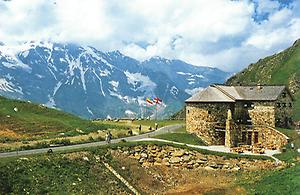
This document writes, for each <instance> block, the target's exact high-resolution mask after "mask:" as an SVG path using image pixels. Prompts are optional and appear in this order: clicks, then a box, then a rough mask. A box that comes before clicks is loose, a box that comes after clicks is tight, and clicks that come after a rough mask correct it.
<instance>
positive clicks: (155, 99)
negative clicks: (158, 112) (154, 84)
mask: <svg viewBox="0 0 300 195" xmlns="http://www.w3.org/2000/svg"><path fill="white" fill-rule="evenodd" d="M153 100H154V102H155V104H161V102H162V100H161V99H159V98H158V97H155V98H154V99H153Z"/></svg>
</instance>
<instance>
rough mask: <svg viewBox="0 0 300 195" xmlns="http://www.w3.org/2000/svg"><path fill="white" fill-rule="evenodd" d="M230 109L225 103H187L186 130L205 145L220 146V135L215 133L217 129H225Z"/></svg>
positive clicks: (230, 106)
mask: <svg viewBox="0 0 300 195" xmlns="http://www.w3.org/2000/svg"><path fill="white" fill-rule="evenodd" d="M230 108H232V105H231V104H227V103H213V104H211V103H187V105H186V129H187V131H188V132H190V133H195V134H196V135H198V136H199V137H201V138H202V139H203V140H204V141H205V142H207V144H220V137H219V136H220V134H219V133H217V132H216V131H215V129H216V128H218V127H220V126H221V127H224V128H225V121H226V118H227V110H228V109H230Z"/></svg>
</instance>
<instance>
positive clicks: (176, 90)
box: [170, 86, 179, 96]
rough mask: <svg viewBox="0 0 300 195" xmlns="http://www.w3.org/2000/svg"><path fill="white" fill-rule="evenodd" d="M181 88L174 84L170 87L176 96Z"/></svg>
mask: <svg viewBox="0 0 300 195" xmlns="http://www.w3.org/2000/svg"><path fill="white" fill-rule="evenodd" d="M178 92H179V90H178V89H177V87H175V86H173V87H171V89H170V93H171V94H173V95H174V96H176V95H177V94H178Z"/></svg>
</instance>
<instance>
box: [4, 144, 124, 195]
mask: <svg viewBox="0 0 300 195" xmlns="http://www.w3.org/2000/svg"><path fill="white" fill-rule="evenodd" d="M105 153H106V150H98V151H97V153H95V154H96V155H98V156H104V155H105ZM95 154H94V153H69V154H66V155H62V154H51V155H46V154H44V155H38V156H31V157H30V158H19V159H9V160H4V161H2V160H1V161H0V191H1V193H3V194H49V193H50V194H53V193H55V194H78V193H79V194H113V193H117V194H124V193H126V192H127V194H128V189H127V188H126V187H125V186H124V185H123V184H122V183H121V182H120V181H119V180H118V179H116V178H115V176H113V175H112V174H111V173H110V172H109V171H108V170H107V169H106V168H105V167H104V165H103V164H102V163H99V162H97V161H96V160H95V157H94V156H95ZM83 157H87V158H88V161H87V160H84V159H83Z"/></svg>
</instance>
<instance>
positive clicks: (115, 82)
mask: <svg viewBox="0 0 300 195" xmlns="http://www.w3.org/2000/svg"><path fill="white" fill-rule="evenodd" d="M108 83H109V84H111V86H112V87H113V90H114V91H117V90H118V89H117V88H118V87H119V81H109V82H108Z"/></svg>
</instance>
